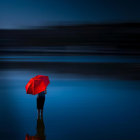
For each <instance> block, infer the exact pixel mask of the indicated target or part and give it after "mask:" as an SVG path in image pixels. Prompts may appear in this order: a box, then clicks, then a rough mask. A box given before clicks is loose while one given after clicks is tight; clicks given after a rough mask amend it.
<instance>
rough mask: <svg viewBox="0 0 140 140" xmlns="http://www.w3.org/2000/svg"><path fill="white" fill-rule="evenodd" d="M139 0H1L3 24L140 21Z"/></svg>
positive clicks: (12, 26)
mask: <svg viewBox="0 0 140 140" xmlns="http://www.w3.org/2000/svg"><path fill="white" fill-rule="evenodd" d="M139 7H140V2H139V0H0V28H26V27H30V26H40V25H51V24H59V23H63V22H67V23H105V22H107V23H108V22H109V23H110V22H140V8H139Z"/></svg>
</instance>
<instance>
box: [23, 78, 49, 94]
mask: <svg viewBox="0 0 140 140" xmlns="http://www.w3.org/2000/svg"><path fill="white" fill-rule="evenodd" d="M49 83H50V81H49V77H48V76H44V75H37V76H35V77H33V78H31V79H30V80H29V82H28V83H27V85H26V86H25V89H26V93H27V94H32V95H36V94H38V93H40V92H42V91H45V90H46V88H47V86H48V85H49Z"/></svg>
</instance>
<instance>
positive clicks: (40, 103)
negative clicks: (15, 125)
mask: <svg viewBox="0 0 140 140" xmlns="http://www.w3.org/2000/svg"><path fill="white" fill-rule="evenodd" d="M45 94H47V90H45V91H42V92H40V93H39V94H38V95H37V111H38V118H40V115H41V118H43V108H44V103H45Z"/></svg>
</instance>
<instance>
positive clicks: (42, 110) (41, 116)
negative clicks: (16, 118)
mask: <svg viewBox="0 0 140 140" xmlns="http://www.w3.org/2000/svg"><path fill="white" fill-rule="evenodd" d="M41 119H43V109H41Z"/></svg>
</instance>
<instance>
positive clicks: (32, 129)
mask: <svg viewBox="0 0 140 140" xmlns="http://www.w3.org/2000/svg"><path fill="white" fill-rule="evenodd" d="M37 74H43V75H48V76H49V77H50V85H49V86H48V89H47V95H46V101H45V105H44V117H43V120H44V124H45V135H46V140H78V139H81V140H85V139H86V140H125V139H127V140H139V139H140V133H139V132H140V94H139V93H140V86H139V85H140V81H138V80H137V81H135V80H119V79H108V78H98V77H96V78H95V77H91V78H89V77H85V76H84V77H83V76H80V75H79V76H75V75H74V76H72V74H71V75H69V74H67V75H62V74H61V75H60V74H59V73H54V74H50V73H48V72H47V71H46V72H45V71H42V72H39V73H38V72H37V70H35V69H32V70H27V69H22V70H21V69H5V70H1V72H0V75H1V76H0V83H1V84H0V92H1V94H0V103H1V104H0V112H1V113H0V114H1V115H0V139H1V140H10V139H14V140H24V139H25V136H26V134H29V135H30V136H34V135H35V134H36V127H37V108H36V96H32V95H27V94H26V92H25V85H26V83H27V82H28V80H29V79H30V78H31V77H34V76H35V75H37Z"/></svg>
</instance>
